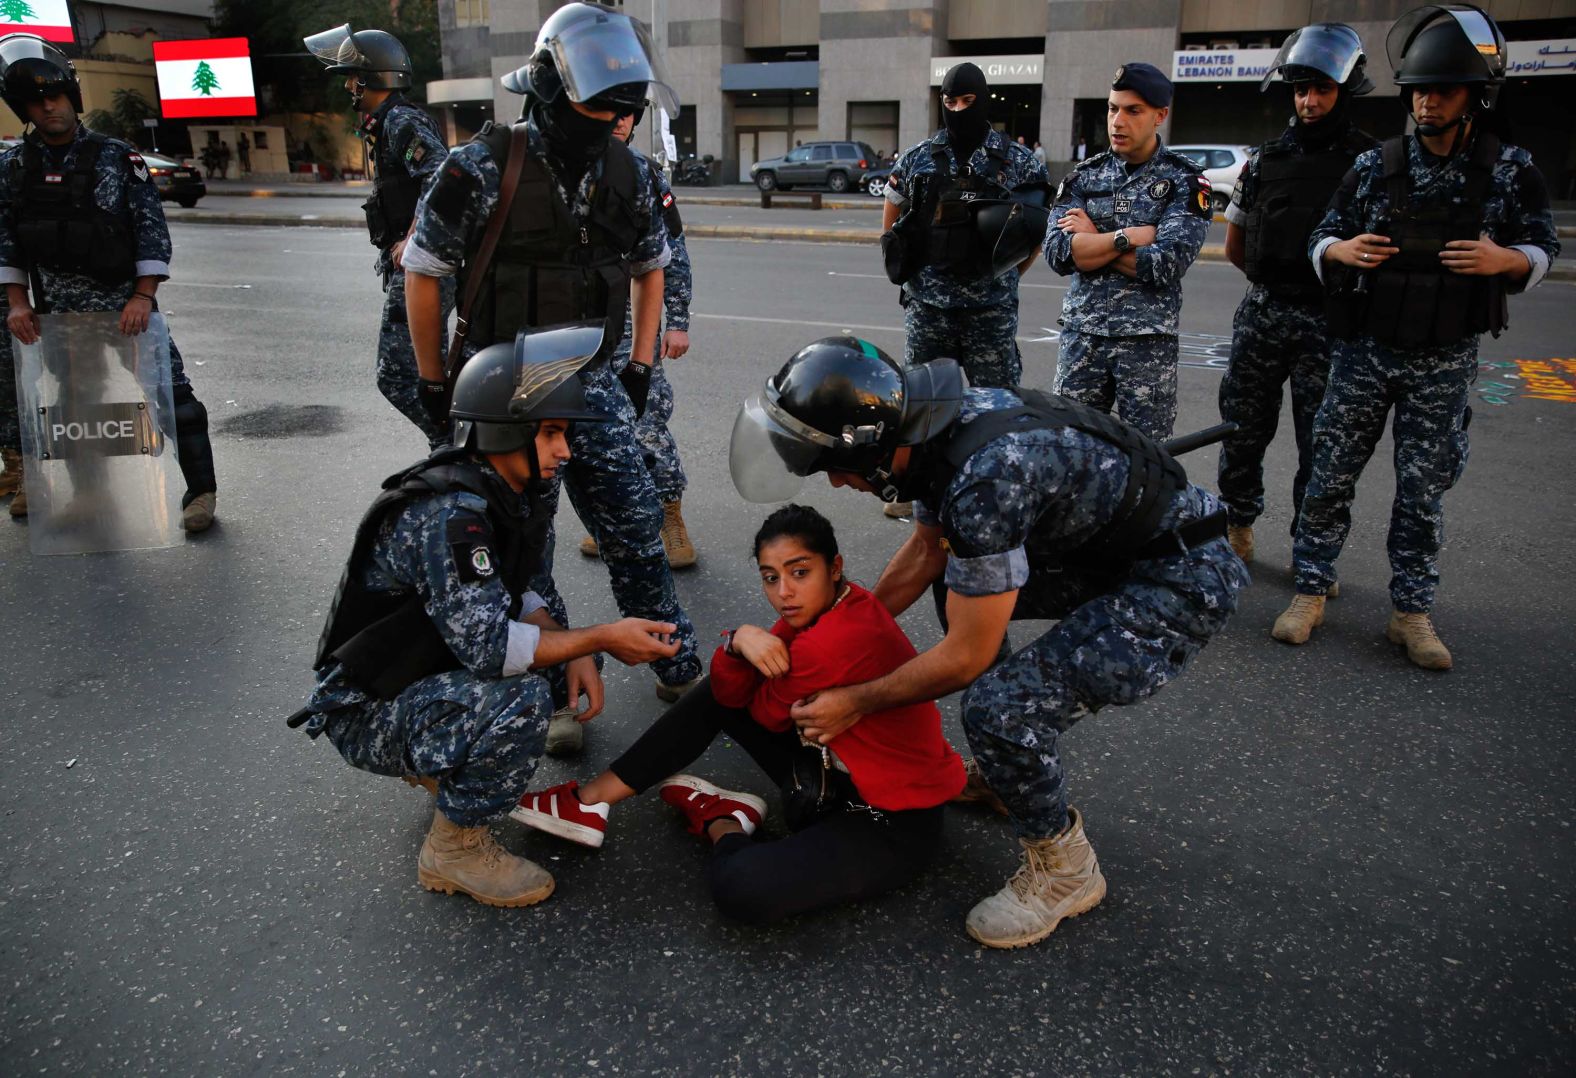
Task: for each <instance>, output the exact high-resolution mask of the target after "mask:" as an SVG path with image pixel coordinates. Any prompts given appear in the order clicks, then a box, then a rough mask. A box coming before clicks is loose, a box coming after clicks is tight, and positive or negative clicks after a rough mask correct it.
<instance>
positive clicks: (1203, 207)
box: [1187, 173, 1215, 219]
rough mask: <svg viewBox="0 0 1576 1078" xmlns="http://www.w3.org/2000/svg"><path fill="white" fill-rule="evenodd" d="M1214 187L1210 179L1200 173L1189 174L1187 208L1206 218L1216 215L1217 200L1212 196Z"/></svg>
mask: <svg viewBox="0 0 1576 1078" xmlns="http://www.w3.org/2000/svg"><path fill="white" fill-rule="evenodd" d="M1214 190H1215V189H1214V187H1212V186H1211V185H1210V182H1209V180H1207V179H1205V178H1204V175H1203V174H1202V173H1200V174H1199V175H1196V176H1189V177H1188V179H1187V208H1188V212H1190V213H1195V214H1197V215H1198V216H1200V217H1203V218H1205V219H1208V218H1211V217H1214V216H1215V202H1214V199H1213V197H1212V195H1213V193H1214Z"/></svg>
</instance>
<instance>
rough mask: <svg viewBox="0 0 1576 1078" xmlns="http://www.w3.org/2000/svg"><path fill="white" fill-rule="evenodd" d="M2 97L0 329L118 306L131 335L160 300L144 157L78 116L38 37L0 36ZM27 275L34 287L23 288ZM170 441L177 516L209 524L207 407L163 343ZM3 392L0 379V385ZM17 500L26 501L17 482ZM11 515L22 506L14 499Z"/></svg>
mask: <svg viewBox="0 0 1576 1078" xmlns="http://www.w3.org/2000/svg"><path fill="white" fill-rule="evenodd" d="M0 84H3V93H4V97H5V102H6V104H7V105H9V106H10V107H11V111H12V112H15V113H16V114H17V116H18V118H20V119H21V121H22V123H23V124H31V125H32V127H33V130H32V131H31V132H29V133H28V134H27V135H26V137H25V138H24V139H23V140H22V143H21V144H20V145H18V146H13V147H12V148H11V149H9V150H6V151H5V152H4V154H0V284H4V285H5V290H6V298H7V301H8V302H9V305H10V313H9V314H8V316H7V317H6V329H7V330H8V331H9V332H10V334H11V336H13V337H15V338H16V339H17V340H18V341H20V342H21V343H23V344H32V343H33V342H34V341H36V340H38V335H39V328H40V326H39V321H38V318H37V315H36V314H35V311H37V312H39V313H46V314H64V313H72V314H76V313H83V312H90V311H119V312H120V331H121V332H122V333H124V334H126V335H127V336H135V335H136V334H139V333H142V332H144V331H146V330H147V328H148V316H149V315H151V314H152V313H153V312H154V311H155V310H157V309H158V301H157V299H155V297H154V294H155V293H156V292H157V291H158V287H159V282H161V281H163V280H165V279H166V278H168V277H169V275H170V255H171V247H170V230H169V226H168V225H167V224H166V223H165V221H164V207H163V205H162V204H160V202H159V192H158V189H157V188H155V187H154V185H153V181H152V179H151V178H150V176H149V173H148V165H147V163H146V162H145V161H143V159H142V156H141V155H140V154H138V153H137V152H136V150H135V149H133V148H132V147H131V146H129V145H127V144H126V143H124V142H121V141H120V140H119V139H112V138H110V137H108V136H107V135H101V134H99V133H98V132H96V131H89V130H88V129H87V128H85V127H83V126H82V124H81V123H80V122H79V121H78V119H77V116H78V114H79V113H80V112H81V111H82V87H81V84H80V83H79V82H78V81H77V73H76V69H75V68H74V67H73V66H72V64H71V61H70V60H68V59H66V56H65V54H64V53H62V52H61V51H60V50H59V49H57V48H56V47H55V46H54V45H51V44H50V43H49V42H47V41H45V40H44V39H43V38H40V37H35V36H33V35H32V34H13V35H11V36H10V37H7V38H5V39H4V40H3V41H0ZM29 283H31V285H32V290H31V296H30V295H29V287H28V286H29ZM170 378H171V383H172V385H173V387H174V391H175V394H174V396H175V432H176V450H177V455H178V457H179V459H180V465H181V474H182V475H183V476H184V477H185V480H186V494H185V497H183V498H182V499H181V509H182V512H181V526H182V527H183V528H185V529H186V530H187V531H188V532H200V531H206V530H207V529H208V528H209V527H210V526H212V524H213V519H214V508H215V502H216V493H215V492H216V491H217V489H218V484H217V483H216V482H215V480H214V474H213V447H212V445H210V444H209V441H208V411H207V409H206V408H204V407H203V405H202V402H201V401H199V400H198V399H197V396H196V394H195V393H194V392H193V391H192V384H191V379H189V378H188V377H186V367H185V364H184V363H183V362H182V361H181V353H180V350H179V349H178V348H176V347H175V342H174V341H173V340H171V341H170ZM0 395H3V396H5V397H10V398H11V399H12V400H13V401H14V400H15V398H14V397H12V396H11V393H10V387H9V386H7V387H5V392H4V393H3V394H0ZM17 498H18V499H20V500H21V501H22V505H23V506H24V510H23V511H24V512H25V506H26V500H25V492H24V491H22V490H20V489H19V490H18V493H17ZM11 513H12V515H13V516H20V515H22V514H21V513H18V511H17V504H16V502H15V501H13V503H12V506H11Z"/></svg>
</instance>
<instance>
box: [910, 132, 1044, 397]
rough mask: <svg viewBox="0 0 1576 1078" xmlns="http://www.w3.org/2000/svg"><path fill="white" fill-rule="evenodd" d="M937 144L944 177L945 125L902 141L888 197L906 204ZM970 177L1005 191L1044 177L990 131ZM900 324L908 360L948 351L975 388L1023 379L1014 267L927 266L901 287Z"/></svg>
mask: <svg viewBox="0 0 1576 1078" xmlns="http://www.w3.org/2000/svg"><path fill="white" fill-rule="evenodd" d="M933 148H934V149H936V150H939V151H940V152H941V155H942V158H943V159H944V160H945V161H946V163H947V168H948V172H949V175H952V176H957V175H958V174H959V171H958V162H957V157H956V155H955V154H954V153H953V150H952V147H951V144H950V141H949V136H948V134H947V132H946V131H945V130H943V131H939V132H937V134H936V135H935V137H934V138H930V139H926V140H925V141H924V142H921V143H918V144H916V145H914V146H911V147H909V148H908V149H907V150H905V151H904V152H903V155H902V156H901V157H899V158H898V159H897V164H895V165H894V166H893V167H892V177H891V179H889V180H888V181H887V187H886V197H887V201H888V202H891V203H892V204H893V205H895V206H898V207H905V206H907V205H908V202H909V198H910V196H911V195H912V193H913V180H914V177H916V176H920V175H924V174H927V173H934V172H935V171H936V162H935V160H934V158H933V157H932V153H931V152H932V149H933ZM968 167H969V169H970V170H971V171H972V172H973V173H974V174H975V175H977V176H982V177H985V178H987V179H991V180H993V181H995V182H996V183H997V184H998V185H1000V186H1002V187H1005V188H1007V189H1009V190H1011V189H1012V188H1015V187H1019V186H1021V185H1023V184H1026V183H1033V182H1036V181H1037V182H1040V183H1044V182H1046V181H1047V176H1046V172H1045V165H1044V164H1043V163H1041V162H1040V161H1038V160H1036V159H1035V156H1034V154H1033V153H1032V152H1031V151H1029V150H1027V149H1025V148H1024V147H1022V146H1019V145H1018V144H1017V143H1016V142H1013V141H1012V140H1011V139H1009V138H1008V137H1007V136H1006V135H1004V134H1002V133H1001V132H1000V131H992V132H990V134H989V135H987V136H986V138H985V141H984V143H982V144H981V145H980V147H979V149H977V150H975V151H974V153H973V155H972V156H971V157H970V158H969V161H968ZM902 299H903V307H904V310H903V327H904V329H905V330H906V331H907V334H908V341H907V345H906V348H905V350H904V355H903V361H904V362H905V363H906V364H909V365H912V364H915V363H928V362H929V361H930V360H932V359H939V358H942V357H948V358H951V359H956V360H957V361H958V362H959V363H961V364H962V365H963V370H964V372H965V373H966V374H967V375H968V376H969V384H970V385H974V386H999V387H1010V386H1015V385H1017V384H1018V382H1019V381H1020V380H1021V379H1022V377H1023V359H1022V357H1021V356H1020V355H1019V354H1018V271H1017V269H1016V268H1013V269H1010V270H1008V271H1007V272H1006V273H1004V274H1002V275H1001V276H1000V277H990V276H982V277H973V278H967V277H959V276H957V275H955V274H954V273H952V272H951V271H950V270H947V269H943V268H940V267H936V266H926V267H925V268H923V269H921V270H920V271H919V272H918V273H916V274H915V275H914V276H913V277H912V278H911V279H910V280H909V281H908V283H907V284H905V285H903V294H902Z"/></svg>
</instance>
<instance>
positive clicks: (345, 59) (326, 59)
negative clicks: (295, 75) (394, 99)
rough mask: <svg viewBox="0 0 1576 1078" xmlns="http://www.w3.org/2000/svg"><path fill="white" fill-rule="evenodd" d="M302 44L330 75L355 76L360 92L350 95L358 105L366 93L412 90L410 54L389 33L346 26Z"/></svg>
mask: <svg viewBox="0 0 1576 1078" xmlns="http://www.w3.org/2000/svg"><path fill="white" fill-rule="evenodd" d="M301 40H302V43H303V44H304V45H306V49H307V51H308V52H310V53H311V54H312V55H313V56H316V57H317V58H318V59H319V60H321V61H323V64H324V66H325V67H327V68H328V70H329V71H330V72H332V73H334V74H339V75H350V74H354V75H355V76H356V86H357V88H356V89H355V90H353V91H351V94H350V99H351V102H352V103H353V104H355V105H358V106H359V105H360V104H361V93H362V91H364V90H408V89H410V87H411V73H412V69H411V64H410V53H408V52H406V51H405V46H404V45H402V44H400V40H399V38H397V37H395V36H394V35H393V34H391V33H389V32H388V31H387V30H351V28H350V24H349V23H348V22H347V23H345V25H343V26H338V27H335V28H334V29H332V30H324V31H323V32H322V33H320V34H313V35H312V36H311V37H307V38H302V39H301Z"/></svg>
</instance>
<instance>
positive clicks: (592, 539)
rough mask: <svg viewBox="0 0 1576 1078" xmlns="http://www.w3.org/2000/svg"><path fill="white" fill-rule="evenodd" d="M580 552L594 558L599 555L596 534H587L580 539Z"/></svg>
mask: <svg viewBox="0 0 1576 1078" xmlns="http://www.w3.org/2000/svg"><path fill="white" fill-rule="evenodd" d="M580 553H582V554H584V555H585V556H586V557H588V558H596V557H600V556H601V551H599V550H598V549H597V546H596V536H594V535H588V536H586V537H585V538H584V539H582V540H580Z"/></svg>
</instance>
